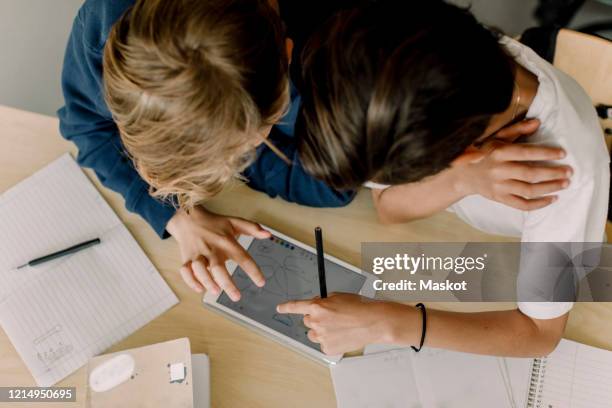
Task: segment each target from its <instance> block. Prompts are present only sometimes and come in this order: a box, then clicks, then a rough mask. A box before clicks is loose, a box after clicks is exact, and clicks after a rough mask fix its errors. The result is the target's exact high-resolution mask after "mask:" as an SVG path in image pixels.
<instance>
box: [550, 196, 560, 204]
mask: <svg viewBox="0 0 612 408" xmlns="http://www.w3.org/2000/svg"><path fill="white" fill-rule="evenodd" d="M558 199H559V197H557V196H552V197H551V198H550V202H551V203H554V202H555V201H557V200H558Z"/></svg>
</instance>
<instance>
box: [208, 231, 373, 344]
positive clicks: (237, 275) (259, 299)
mask: <svg viewBox="0 0 612 408" xmlns="http://www.w3.org/2000/svg"><path fill="white" fill-rule="evenodd" d="M248 252H249V254H250V255H251V256H252V257H253V259H254V260H255V262H256V263H257V265H258V266H259V268H260V269H261V272H262V273H263V274H264V276H265V277H266V284H265V286H264V287H263V288H258V287H257V286H256V285H255V284H254V283H253V281H251V278H249V277H248V276H247V274H246V273H245V272H244V271H243V270H242V268H240V267H238V268H236V271H235V272H234V274H233V278H234V282H235V283H236V286H237V287H238V289H240V293H241V298H240V301H238V302H232V301H231V299H230V298H229V297H228V296H227V294H226V293H225V292H223V293H222V294H221V295H220V296H219V299H218V300H217V302H218V303H220V304H222V305H224V306H225V307H227V308H229V309H232V310H234V311H235V312H237V313H240V314H242V315H244V316H247V317H249V318H251V319H253V320H255V321H257V322H259V323H261V324H263V325H264V326H267V327H269V328H271V329H273V330H275V331H278V332H281V333H283V334H285V335H287V336H289V337H291V338H293V339H295V340H297V341H299V342H300V343H303V344H305V345H307V346H309V347H311V348H313V349H316V350H318V351H320V348H319V345H318V344H316V343H313V342H311V341H310V340H308V338H307V337H306V332H307V330H308V329H307V328H306V327H305V326H304V324H303V323H302V315H288V314H279V313H276V305H278V304H279V303H283V302H286V301H288V300H302V299H312V298H313V297H315V296H319V274H318V269H317V256H316V255H315V254H313V253H311V252H308V251H306V250H304V249H302V248H300V247H297V246H295V245H293V244H291V243H290V242H287V241H285V240H283V239H280V238H278V237H274V236H273V237H272V238H270V239H263V240H253V243H252V244H251V246H250V247H249V249H248ZM325 275H326V282H327V291H328V293H331V292H345V293H359V291H360V290H361V288H362V286H363V284H364V282H365V280H366V278H365V276H363V275H360V274H358V273H356V272H353V271H351V270H350V269H347V268H344V267H342V266H340V265H338V264H335V263H333V262H331V261H329V260H327V259H326V260H325Z"/></svg>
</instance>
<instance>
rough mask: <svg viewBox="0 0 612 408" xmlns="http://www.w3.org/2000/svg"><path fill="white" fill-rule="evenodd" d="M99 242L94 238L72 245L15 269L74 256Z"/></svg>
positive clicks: (98, 239)
mask: <svg viewBox="0 0 612 408" xmlns="http://www.w3.org/2000/svg"><path fill="white" fill-rule="evenodd" d="M100 242H101V241H100V238H95V239H92V240H89V241H86V242H81V243H80V244H76V245H73V246H71V247H70V248H66V249H62V250H61V251H57V252H54V253H52V254H49V255H45V256H41V257H40V258H36V259H32V260H31V261H30V262H28V263H27V264H24V265H21V266H19V267H17V269H21V268H25V267H26V266H36V265H40V264H42V263H45V262H49V261H52V260H54V259H57V258H61V257H62V256H66V255H70V254H74V253H76V252H79V251H82V250H84V249H86V248H89V247H91V246H94V245H98V244H99V243H100Z"/></svg>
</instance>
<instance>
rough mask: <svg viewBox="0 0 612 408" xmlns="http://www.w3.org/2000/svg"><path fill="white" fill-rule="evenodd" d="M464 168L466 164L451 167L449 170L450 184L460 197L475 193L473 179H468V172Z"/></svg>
mask: <svg viewBox="0 0 612 408" xmlns="http://www.w3.org/2000/svg"><path fill="white" fill-rule="evenodd" d="M466 170H467V169H466V166H460V167H453V168H452V170H451V172H452V176H451V186H452V189H453V191H454V192H455V194H456V195H457V196H458V197H459V198H460V199H461V198H464V197H467V196H469V195H472V194H475V191H474V188H473V186H474V183H473V180H470V179H469V172H468V171H466Z"/></svg>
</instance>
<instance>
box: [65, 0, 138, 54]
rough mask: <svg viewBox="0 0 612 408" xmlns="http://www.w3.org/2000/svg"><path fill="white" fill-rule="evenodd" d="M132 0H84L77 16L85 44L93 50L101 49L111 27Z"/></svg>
mask: <svg viewBox="0 0 612 408" xmlns="http://www.w3.org/2000/svg"><path fill="white" fill-rule="evenodd" d="M134 2H135V0H86V1H85V3H84V4H83V5H82V6H81V9H80V10H79V14H78V16H77V22H78V23H79V24H80V25H81V28H82V31H83V32H82V35H83V38H82V39H83V41H84V42H85V44H86V45H87V46H88V47H89V48H91V49H93V50H98V51H100V50H102V48H104V44H105V43H106V39H107V38H108V34H109V33H110V30H111V28H112V27H113V25H114V24H115V22H116V21H117V20H118V19H119V18H120V17H121V16H122V15H123V13H125V12H126V11H127V10H128V9H129V8H130V7H132V5H133V4H134Z"/></svg>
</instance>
